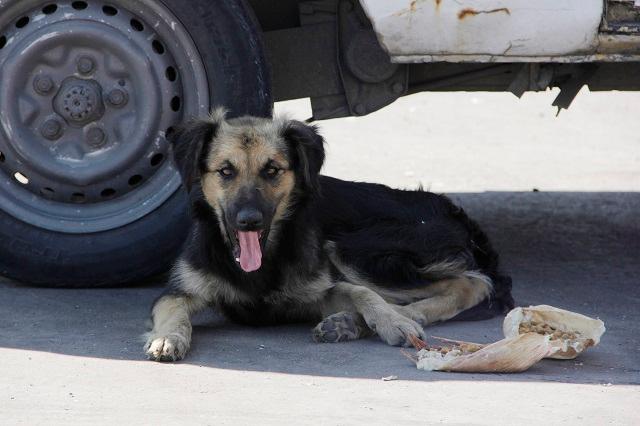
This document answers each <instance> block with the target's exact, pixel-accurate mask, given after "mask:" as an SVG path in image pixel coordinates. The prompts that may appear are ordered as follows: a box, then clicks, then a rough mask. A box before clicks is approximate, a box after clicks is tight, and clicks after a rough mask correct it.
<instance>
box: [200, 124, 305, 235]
mask: <svg viewBox="0 0 640 426" xmlns="http://www.w3.org/2000/svg"><path fill="white" fill-rule="evenodd" d="M268 123H270V124H271V125H270V126H255V125H247V126H240V127H239V128H238V127H237V126H229V125H228V124H226V122H224V121H223V122H222V123H221V124H220V129H219V130H218V134H217V136H216V143H215V144H214V145H213V148H212V149H211V151H210V153H209V155H208V159H207V169H208V170H209V171H208V172H207V173H205V174H204V176H203V177H202V189H203V193H204V196H205V198H206V200H207V202H208V203H209V204H210V205H211V206H212V207H213V208H214V209H215V211H216V214H217V215H218V216H219V217H222V215H223V214H224V210H225V208H226V207H227V206H228V205H229V203H230V202H231V201H232V200H234V199H236V198H237V196H238V194H239V193H240V191H242V190H243V189H247V188H249V189H251V190H256V189H257V190H258V191H260V192H261V193H262V196H263V197H264V198H265V199H268V200H271V201H272V202H274V204H275V206H276V208H275V212H274V215H273V219H272V222H273V223H274V224H277V223H278V222H279V221H281V220H282V219H284V218H285V217H286V216H287V214H288V209H289V205H290V201H291V194H292V192H293V188H294V186H295V177H294V173H293V171H292V170H291V165H290V164H289V161H288V159H287V157H286V155H285V154H284V152H285V149H286V145H285V141H284V140H283V139H282V138H281V137H280V136H279V135H278V133H277V132H276V129H277V126H274V125H273V123H272V122H268ZM267 163H272V164H273V165H274V166H275V167H277V168H279V169H281V170H280V172H279V175H278V177H277V178H275V179H273V180H270V181H265V180H264V179H262V177H261V176H260V173H261V171H262V170H263V168H264V167H265V165H266V164H267ZM227 164H231V165H232V166H233V167H234V168H235V169H236V171H237V173H238V176H237V177H236V178H235V179H233V180H232V181H231V182H225V181H224V180H223V178H222V177H221V176H220V175H219V173H218V170H220V169H221V168H223V167H225V165H227ZM220 226H221V227H224V224H222V223H220ZM222 231H223V232H222V233H223V235H224V236H225V237H226V236H227V233H226V230H225V229H222ZM272 231H277V226H276V227H274V229H272ZM275 238H276V232H273V234H272V235H270V239H271V240H274V239H275Z"/></svg>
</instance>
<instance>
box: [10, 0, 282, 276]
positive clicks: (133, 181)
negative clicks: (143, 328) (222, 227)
mask: <svg viewBox="0 0 640 426" xmlns="http://www.w3.org/2000/svg"><path fill="white" fill-rule="evenodd" d="M2 3H3V7H2V8H0V10H1V11H2V13H1V14H0V75H2V76H3V78H2V79H1V80H0V93H2V97H0V116H2V117H3V120H0V274H1V275H4V276H6V277H9V278H12V279H15V280H18V281H21V282H24V283H29V284H35V285H40V286H47V287H100V286H114V285H124V284H128V283H132V282H136V281H140V280H142V279H145V278H147V277H150V276H153V275H155V274H158V273H162V272H164V271H166V270H167V269H168V268H169V267H170V266H171V264H172V261H173V259H174V258H175V257H176V255H177V254H178V251H179V249H180V247H181V245H182V243H183V241H184V239H185V237H186V234H187V232H188V229H189V218H188V215H187V212H186V210H187V197H186V194H185V192H184V190H183V188H182V186H181V184H180V179H179V176H178V174H177V172H176V170H175V167H174V166H173V164H172V162H171V161H170V160H169V158H170V148H169V146H168V142H167V135H168V133H169V132H171V131H172V127H173V126H174V125H175V124H177V123H179V122H180V121H182V120H184V119H187V118H189V117H192V116H202V115H204V114H206V113H207V112H208V110H209V109H210V108H211V107H213V106H216V105H224V106H226V107H227V108H228V109H229V111H230V115H231V116H238V115H243V114H251V115H260V116H269V115H270V114H271V111H272V100H271V91H270V81H269V76H268V70H267V65H266V61H265V58H264V55H263V49H262V42H261V40H260V36H259V32H258V30H257V25H256V23H255V20H254V17H253V15H252V11H251V10H250V9H249V8H248V7H247V6H246V5H245V4H244V2H243V1H242V0H227V1H224V2H223V1H220V2H218V1H209V0H189V1H184V0H111V1H109V2H107V3H106V4H107V5H105V3H104V2H94V1H90V0H88V1H74V2H69V1H66V0H65V1H59V2H56V1H55V0H46V1H45V0H7V1H3V2H2ZM36 15H37V16H38V17H37V19H35V18H36ZM69 16H71V18H70V19H69ZM95 16H98V17H99V19H100V20H99V21H98V20H96V22H92V21H91V19H94V18H92V17H95ZM65 17H66V19H65ZM76 17H77V19H75V20H74V18H76ZM149 22H151V23H153V24H154V25H151V24H149ZM129 26H130V27H129ZM48 31H50V33H51V34H54V33H55V34H56V36H54V37H43V34H44V35H46V34H48ZM67 33H68V34H72V35H73V36H72V37H73V38H65V34H67ZM69 37H71V36H69ZM83 37H84V38H86V40H87V42H86V43H85V42H84V41H83V40H84V38H83ZM123 37H127V38H126V39H124V38H123ZM95 40H100V45H96V42H95ZM152 40H153V43H151V41H152ZM45 42H46V43H49V44H48V45H38V43H45ZM21 43H22V44H21ZM51 43H53V44H51ZM56 43H57V44H56ZM144 43H149V44H148V45H145V44H144ZM25 46H26V47H28V48H29V49H32V50H31V51H29V50H28V49H27V48H26V47H25ZM59 46H62V47H60V48H59ZM16 49H20V52H21V55H16V54H15V52H16ZM37 49H40V50H37ZM94 49H95V50H94ZM58 51H60V52H63V53H60V54H59V57H58V56H56V55H58V53H57V52H58ZM30 52H31V53H30ZM64 52H66V53H64ZM69 52H70V53H69ZM101 52H106V53H101ZM12 53H13V54H12ZM74 55H76V56H74ZM101 55H104V56H101ZM141 55H143V57H142V58H141ZM41 58H45V59H46V61H47V62H45V59H41ZM87 58H88V59H87ZM20 61H22V62H20ZM122 64H124V66H122ZM69 67H71V68H73V69H72V70H71V71H69V70H70V69H71V68H69ZM170 69H172V71H171V70H170ZM34 76H35V77H34ZM116 76H117V77H116ZM43 81H44V82H43ZM9 96H10V97H11V99H12V101H13V100H15V99H16V98H17V99H19V100H20V102H13V104H17V105H19V106H17V107H16V106H12V104H9V103H8V102H3V101H2V98H5V99H8V98H9ZM176 99H177V100H176ZM25 105H26V106H25ZM96 105H97V106H96ZM34 110H35V112H34ZM25 111H26V112H25ZM51 123H53V124H51ZM95 129H98V130H95ZM43 147H44V148H43ZM74 156H75V157H74ZM85 166H86V167H85Z"/></svg>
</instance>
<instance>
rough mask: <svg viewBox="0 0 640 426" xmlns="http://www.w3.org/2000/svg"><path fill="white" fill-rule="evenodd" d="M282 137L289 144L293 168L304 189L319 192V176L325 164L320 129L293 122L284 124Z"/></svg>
mask: <svg viewBox="0 0 640 426" xmlns="http://www.w3.org/2000/svg"><path fill="white" fill-rule="evenodd" d="M282 136H283V137H284V139H285V140H286V141H287V143H288V144H289V149H290V151H291V154H292V157H293V168H294V170H295V171H296V174H297V175H298V179H300V182H301V183H302V186H303V188H304V189H305V190H307V191H310V192H315V191H317V189H318V175H319V174H320V169H321V168H322V163H324V139H323V138H322V136H320V135H319V134H318V129H317V128H316V126H309V125H307V124H304V123H302V122H300V121H295V120H292V121H288V122H286V123H285V124H284V127H283V131H282Z"/></svg>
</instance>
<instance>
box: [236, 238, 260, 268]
mask: <svg viewBox="0 0 640 426" xmlns="http://www.w3.org/2000/svg"><path fill="white" fill-rule="evenodd" d="M238 240H240V267H241V268H242V270H243V271H245V272H253V271H256V270H258V269H259V268H260V265H262V251H261V250H260V239H259V235H258V233H257V232H254V231H251V232H242V231H238Z"/></svg>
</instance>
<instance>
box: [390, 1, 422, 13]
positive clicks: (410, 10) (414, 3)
mask: <svg viewBox="0 0 640 426" xmlns="http://www.w3.org/2000/svg"><path fill="white" fill-rule="evenodd" d="M419 1H421V0H411V3H409V7H408V8H407V9H402V10H400V11H398V12H396V13H394V14H393V16H403V15H406V14H411V13H414V12H415V11H417V10H418V2H419Z"/></svg>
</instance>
